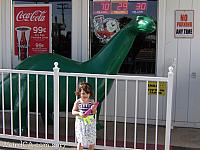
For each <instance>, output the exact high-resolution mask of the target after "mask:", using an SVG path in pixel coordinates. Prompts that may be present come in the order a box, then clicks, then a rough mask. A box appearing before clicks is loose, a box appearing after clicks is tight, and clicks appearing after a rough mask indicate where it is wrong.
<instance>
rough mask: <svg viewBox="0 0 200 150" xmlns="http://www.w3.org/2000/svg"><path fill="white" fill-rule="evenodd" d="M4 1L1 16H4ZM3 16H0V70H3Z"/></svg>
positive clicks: (0, 5) (0, 6)
mask: <svg viewBox="0 0 200 150" xmlns="http://www.w3.org/2000/svg"><path fill="white" fill-rule="evenodd" d="M2 7H3V5H2V1H0V14H3V13H2ZM1 30H2V15H0V68H2V66H3V60H2V59H3V53H2V32H1Z"/></svg>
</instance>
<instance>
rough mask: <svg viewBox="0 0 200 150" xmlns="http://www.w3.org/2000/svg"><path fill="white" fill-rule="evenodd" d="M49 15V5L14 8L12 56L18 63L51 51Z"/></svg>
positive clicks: (18, 6) (17, 6) (16, 6)
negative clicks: (15, 57) (14, 56)
mask: <svg viewBox="0 0 200 150" xmlns="http://www.w3.org/2000/svg"><path fill="white" fill-rule="evenodd" d="M51 13H52V12H51V5H49V4H47V5H46V4H45V5H29V4H28V5H15V6H14V55H16V56H17V57H18V60H19V61H21V60H24V59H26V58H28V57H30V56H32V55H35V54H41V53H50V52H51V51H52V50H51Z"/></svg>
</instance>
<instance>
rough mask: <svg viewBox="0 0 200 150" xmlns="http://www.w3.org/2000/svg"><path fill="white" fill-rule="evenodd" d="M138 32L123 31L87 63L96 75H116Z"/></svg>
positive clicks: (125, 29)
mask: <svg viewBox="0 0 200 150" xmlns="http://www.w3.org/2000/svg"><path fill="white" fill-rule="evenodd" d="M136 35H137V32H135V33H133V31H132V32H131V31H129V29H127V28H124V29H122V30H121V31H120V32H119V33H118V34H117V35H116V36H115V37H113V38H112V40H111V41H109V43H108V44H107V45H105V46H104V47H103V48H102V49H101V50H100V52H99V53H97V54H96V55H95V56H94V57H93V58H92V59H90V60H88V61H87V62H85V65H86V66H87V67H89V68H91V67H94V68H92V70H93V72H94V73H105V74H116V73H118V71H119V69H120V66H121V64H122V63H123V61H124V59H125V57H126V56H127V54H128V52H129V50H130V49H131V47H132V44H133V42H134V39H135V37H136Z"/></svg>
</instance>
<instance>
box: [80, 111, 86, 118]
mask: <svg viewBox="0 0 200 150" xmlns="http://www.w3.org/2000/svg"><path fill="white" fill-rule="evenodd" d="M79 116H80V117H83V118H85V117H87V116H86V115H85V114H83V113H82V112H79Z"/></svg>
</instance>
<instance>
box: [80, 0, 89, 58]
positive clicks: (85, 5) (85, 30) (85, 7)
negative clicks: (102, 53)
mask: <svg viewBox="0 0 200 150" xmlns="http://www.w3.org/2000/svg"><path fill="white" fill-rule="evenodd" d="M83 1H84V2H82V38H81V40H82V42H81V43H82V45H81V47H82V51H81V52H82V57H81V61H86V60H88V59H89V40H90V37H89V17H90V16H89V15H90V13H89V6H90V2H89V0H83Z"/></svg>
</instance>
